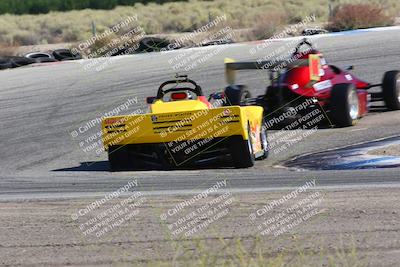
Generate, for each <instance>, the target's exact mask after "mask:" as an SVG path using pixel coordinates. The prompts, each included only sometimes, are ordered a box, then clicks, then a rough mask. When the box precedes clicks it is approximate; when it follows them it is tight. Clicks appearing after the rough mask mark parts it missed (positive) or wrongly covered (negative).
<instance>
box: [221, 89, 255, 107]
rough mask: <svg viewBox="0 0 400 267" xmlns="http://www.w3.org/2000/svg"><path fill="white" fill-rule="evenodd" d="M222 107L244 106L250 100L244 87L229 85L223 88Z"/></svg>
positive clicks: (249, 95) (249, 94)
mask: <svg viewBox="0 0 400 267" xmlns="http://www.w3.org/2000/svg"><path fill="white" fill-rule="evenodd" d="M224 93H225V99H226V102H225V104H224V106H246V105H247V100H249V99H250V98H251V93H250V92H249V91H248V90H246V86H245V85H230V86H228V87H226V88H225V91H224Z"/></svg>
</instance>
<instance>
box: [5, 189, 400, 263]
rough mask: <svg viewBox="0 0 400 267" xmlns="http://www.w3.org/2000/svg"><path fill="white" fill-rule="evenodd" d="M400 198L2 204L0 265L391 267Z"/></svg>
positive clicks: (345, 194) (343, 193)
mask: <svg viewBox="0 0 400 267" xmlns="http://www.w3.org/2000/svg"><path fill="white" fill-rule="evenodd" d="M303 189H304V188H303ZM399 193H400V189H396V188H392V189H389V188H388V189H368V190H356V189H354V190H353V189H352V190H350V189H349V190H340V191H335V190H333V191H332V190H329V191H326V190H318V189H315V188H314V189H313V188H311V187H309V188H305V190H303V191H302V189H301V188H300V190H298V189H297V190H287V191H280V192H268V193H267V192H265V193H253V194H245V193H234V192H229V190H226V191H224V192H218V193H217V194H213V195H207V196H205V195H203V197H202V198H195V197H194V196H196V195H190V196H189V195H186V196H150V195H142V194H141V193H140V192H131V194H130V195H129V196H128V195H125V196H123V197H118V198H113V199H109V200H107V201H105V202H102V199H105V198H96V199H73V200H34V201H8V202H1V203H0V265H2V266H9V265H20V266H67V265H68V266H71V265H72V266H82V265H85V266H87V265H89V266H99V265H103V266H109V265H116V266H127V265H129V266H132V265H134V266H137V265H138V266H139V265H140V266H142V265H146V266H196V265H194V263H198V264H197V265H198V266H212V265H213V264H217V263H221V264H223V263H224V262H225V261H229V262H231V263H234V264H237V266H248V263H249V262H252V264H254V265H253V266H262V264H261V263H260V262H263V263H266V262H269V263H271V262H272V263H274V262H278V263H279V262H281V263H282V264H284V263H286V264H289V265H292V264H293V265H296V266H315V265H326V266H331V265H339V266H397V264H398V262H399V260H400V224H399V215H400V203H399ZM290 196H291V197H290ZM79 214H80V215H79ZM123 218H124V219H123ZM295 222H296V223H295ZM104 229H108V230H104ZM238 255H241V256H238ZM257 261H258V263H257ZM263 266H265V265H263ZM270 266H281V265H279V264H278V265H274V264H272V265H270Z"/></svg>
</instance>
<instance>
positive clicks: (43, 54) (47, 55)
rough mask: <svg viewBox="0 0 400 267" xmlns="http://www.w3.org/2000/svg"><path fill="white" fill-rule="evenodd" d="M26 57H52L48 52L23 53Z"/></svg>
mask: <svg viewBox="0 0 400 267" xmlns="http://www.w3.org/2000/svg"><path fill="white" fill-rule="evenodd" d="M25 57H26V58H31V59H37V58H53V56H52V55H50V54H49V53H43V52H32V53H28V54H26V55H25Z"/></svg>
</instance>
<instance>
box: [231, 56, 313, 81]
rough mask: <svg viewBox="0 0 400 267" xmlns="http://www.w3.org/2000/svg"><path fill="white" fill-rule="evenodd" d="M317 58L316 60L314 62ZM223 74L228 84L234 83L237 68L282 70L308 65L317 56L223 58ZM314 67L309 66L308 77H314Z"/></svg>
mask: <svg viewBox="0 0 400 267" xmlns="http://www.w3.org/2000/svg"><path fill="white" fill-rule="evenodd" d="M315 60H317V61H318V62H315ZM224 62H225V76H226V81H227V83H228V84H234V83H235V79H236V71H238V70H274V71H278V70H282V69H292V68H296V67H308V66H311V65H312V64H313V63H318V64H320V63H319V57H318V58H315V57H310V58H309V59H297V60H294V61H289V60H267V61H242V62H236V61H235V60H234V59H231V58H225V61H224ZM314 70H315V68H310V77H313V78H314V79H315V73H311V72H312V71H314Z"/></svg>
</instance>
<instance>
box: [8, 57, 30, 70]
mask: <svg viewBox="0 0 400 267" xmlns="http://www.w3.org/2000/svg"><path fill="white" fill-rule="evenodd" d="M10 62H11V65H12V68H18V67H22V66H26V65H29V64H33V63H35V62H36V61H35V59H33V58H26V57H10Z"/></svg>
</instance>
